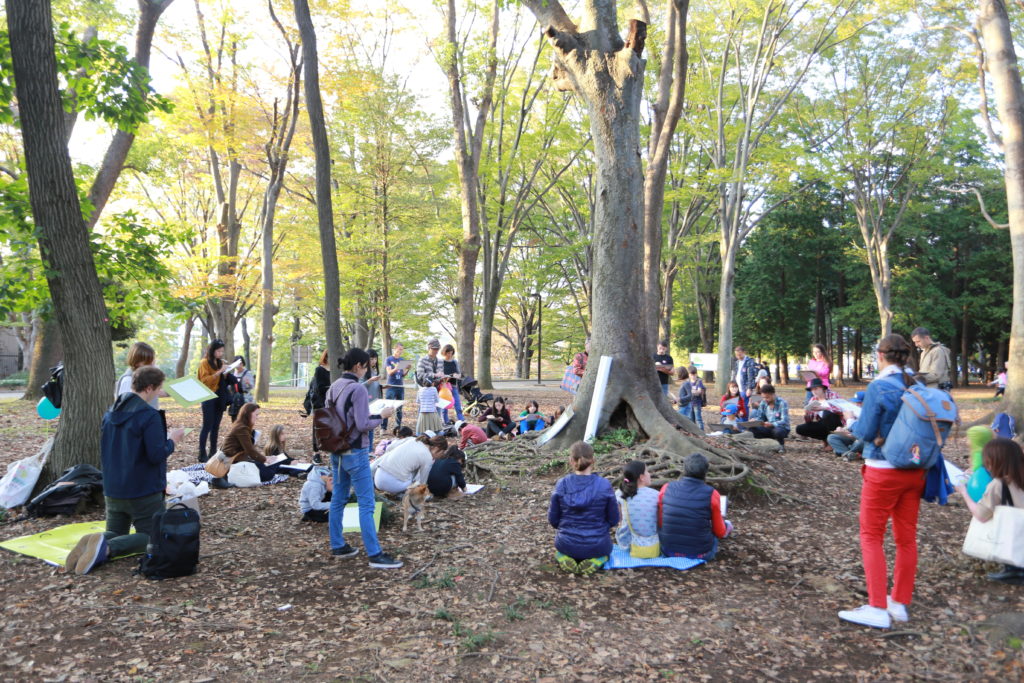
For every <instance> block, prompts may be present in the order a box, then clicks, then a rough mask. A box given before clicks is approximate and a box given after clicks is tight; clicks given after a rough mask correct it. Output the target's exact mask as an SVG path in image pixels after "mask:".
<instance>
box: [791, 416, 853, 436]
mask: <svg viewBox="0 0 1024 683" xmlns="http://www.w3.org/2000/svg"><path fill="white" fill-rule="evenodd" d="M842 424H843V418H841V417H839V415H838V414H837V413H832V412H829V413H825V415H824V416H823V417H822V418H821V419H820V420H818V421H817V422H805V423H803V424H802V425H797V427H796V433H797V434H799V435H800V436H806V437H807V438H809V439H821V440H822V441H824V440H825V439H827V438H828V435H829V434H830V433H832V432H834V431H835V430H837V429H839V427H840V425H842Z"/></svg>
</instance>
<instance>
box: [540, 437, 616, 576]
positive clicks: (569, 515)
mask: <svg viewBox="0 0 1024 683" xmlns="http://www.w3.org/2000/svg"><path fill="white" fill-rule="evenodd" d="M569 466H570V467H571V468H572V474H567V475H566V476H564V477H562V478H561V479H559V480H558V483H557V484H556V485H555V491H554V493H552V494H551V505H550V507H548V522H550V523H551V526H553V527H555V528H556V529H558V533H556V534H555V550H556V552H555V558H556V559H557V560H558V565H559V566H560V567H561V568H562V569H564V570H566V571H567V572H571V573H573V574H582V575H584V576H587V575H589V574H593V573H594V572H596V571H597V570H598V569H600V568H601V567H602V566H603V565H604V563H605V562H607V561H608V555H609V553H611V551H612V540H611V536H610V535H609V532H610V530H611V529H614V528H615V527H616V526H618V524H619V504H618V502H617V501H616V500H615V493H614V492H613V491H612V485H611V484H609V483H608V480H607V479H605V478H603V477H599V476H597V475H595V474H594V473H593V468H594V449H593V448H592V447H591V446H590V444H588V443H585V442H583V441H577V442H576V443H574V444H573V445H572V446H571V447H570V448H569Z"/></svg>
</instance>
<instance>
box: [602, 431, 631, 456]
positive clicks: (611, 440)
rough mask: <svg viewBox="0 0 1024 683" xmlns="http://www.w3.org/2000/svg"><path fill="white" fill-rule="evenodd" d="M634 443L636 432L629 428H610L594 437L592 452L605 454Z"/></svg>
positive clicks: (628, 446)
mask: <svg viewBox="0 0 1024 683" xmlns="http://www.w3.org/2000/svg"><path fill="white" fill-rule="evenodd" d="M634 444H636V432H634V431H633V430H631V429H611V430H609V431H607V432H605V433H604V434H602V435H601V436H599V437H597V438H596V439H594V453H595V454H597V455H605V454H607V453H611V452H613V451H617V450H620V449H622V448H631V447H632V446H633V445H634Z"/></svg>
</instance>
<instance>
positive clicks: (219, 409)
mask: <svg viewBox="0 0 1024 683" xmlns="http://www.w3.org/2000/svg"><path fill="white" fill-rule="evenodd" d="M200 405H201V406H202V408H203V428H202V429H200V430H199V462H206V460H207V459H208V458H209V457H210V456H211V455H213V454H214V453H216V452H217V437H218V436H220V420H221V418H222V417H224V402H223V401H222V400H221V398H220V396H218V397H217V398H211V399H210V400H209V401H203V402H202V403H201V404H200ZM207 443H209V445H210V449H209V450H207V449H206V445H207Z"/></svg>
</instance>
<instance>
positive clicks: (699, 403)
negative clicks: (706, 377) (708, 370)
mask: <svg viewBox="0 0 1024 683" xmlns="http://www.w3.org/2000/svg"><path fill="white" fill-rule="evenodd" d="M694 388H697V389H704V382H703V380H700V379H698V380H697V384H696V385H693V384H690V380H689V379H686V380H683V385H682V386H681V387H679V407H680V408H689V407H691V406H692V407H694V408H697V409H700V408H703V407H704V405H705V404H706V403H707V395H708V392H707V390H706V389H705V391H704V393H703V394H700V395H699V396H694V394H693V389H694Z"/></svg>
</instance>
